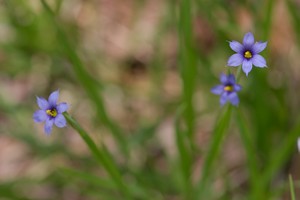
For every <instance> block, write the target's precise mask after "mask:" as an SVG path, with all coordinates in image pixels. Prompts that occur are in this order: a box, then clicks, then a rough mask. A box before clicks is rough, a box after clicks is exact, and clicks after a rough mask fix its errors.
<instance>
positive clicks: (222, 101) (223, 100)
mask: <svg viewBox="0 0 300 200" xmlns="http://www.w3.org/2000/svg"><path fill="white" fill-rule="evenodd" d="M226 102H227V92H224V93H223V94H222V95H221V97H220V104H221V106H223V105H224V104H225V103H226Z"/></svg>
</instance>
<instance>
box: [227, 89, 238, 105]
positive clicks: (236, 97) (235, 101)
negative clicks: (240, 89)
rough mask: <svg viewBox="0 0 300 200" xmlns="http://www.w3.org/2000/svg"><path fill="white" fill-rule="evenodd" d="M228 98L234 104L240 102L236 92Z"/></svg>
mask: <svg viewBox="0 0 300 200" xmlns="http://www.w3.org/2000/svg"><path fill="white" fill-rule="evenodd" d="M228 100H229V101H230V102H231V104H232V105H235V106H237V105H238V104H239V102H240V100H239V97H238V95H237V94H236V92H232V93H230V94H229V95H228Z"/></svg>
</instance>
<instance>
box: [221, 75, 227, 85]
mask: <svg viewBox="0 0 300 200" xmlns="http://www.w3.org/2000/svg"><path fill="white" fill-rule="evenodd" d="M227 81H228V78H227V75H226V74H224V73H221V74H220V82H221V83H222V84H224V85H225V84H227Z"/></svg>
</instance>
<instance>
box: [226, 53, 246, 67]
mask: <svg viewBox="0 0 300 200" xmlns="http://www.w3.org/2000/svg"><path fill="white" fill-rule="evenodd" d="M243 60H244V57H243V56H242V55H241V54H238V53H236V54H233V55H232V56H230V57H229V59H228V61H227V65H228V66H233V67H237V66H239V65H241V64H242V63H243Z"/></svg>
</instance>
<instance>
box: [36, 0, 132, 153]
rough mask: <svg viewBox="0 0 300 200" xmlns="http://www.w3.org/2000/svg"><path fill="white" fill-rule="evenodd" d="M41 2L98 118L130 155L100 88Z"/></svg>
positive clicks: (49, 9) (123, 150)
mask: <svg viewBox="0 0 300 200" xmlns="http://www.w3.org/2000/svg"><path fill="white" fill-rule="evenodd" d="M41 2H42V5H43V7H44V9H45V10H46V12H47V14H48V15H49V16H50V19H51V21H52V23H53V25H54V27H55V28H56V29H57V33H58V39H59V41H60V43H61V47H62V48H63V51H64V53H65V54H66V56H67V57H68V58H69V60H70V62H71V63H72V67H73V70H74V72H75V74H76V76H77V78H78V80H79V82H80V83H81V84H82V86H83V87H84V89H85V91H86V92H87V94H88V96H89V97H90V99H91V100H92V101H93V102H94V103H95V106H96V111H97V115H98V117H99V118H100V120H101V122H102V123H103V124H104V125H105V126H106V127H108V128H109V130H110V131H111V133H112V134H113V136H114V137H115V139H116V141H117V142H118V144H119V145H118V146H119V147H120V148H121V150H120V152H121V153H124V154H125V155H128V148H127V144H126V140H125V138H124V133H122V132H121V130H120V128H119V127H118V126H117V124H116V123H114V122H113V120H111V118H110V117H109V116H108V114H107V111H106V109H105V105H104V100H103V98H102V97H101V95H99V89H98V86H97V85H96V84H95V81H94V80H93V78H92V77H91V76H90V75H89V74H88V73H87V72H86V70H85V67H84V65H83V63H82V61H81V59H80V58H79V56H78V55H77V53H76V51H75V50H74V49H75V48H74V47H73V45H72V43H71V42H70V41H69V39H68V37H67V35H66V34H65V32H64V31H63V29H62V28H61V26H60V24H59V23H58V22H57V21H56V19H55V13H54V12H53V11H52V10H51V8H50V7H49V5H48V4H47V3H46V1H45V0H41Z"/></svg>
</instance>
